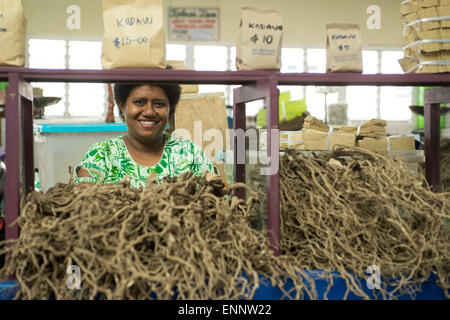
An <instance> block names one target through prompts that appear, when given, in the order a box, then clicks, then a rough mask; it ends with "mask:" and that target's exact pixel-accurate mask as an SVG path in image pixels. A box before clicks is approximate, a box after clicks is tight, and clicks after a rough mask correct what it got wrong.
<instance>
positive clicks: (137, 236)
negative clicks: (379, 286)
mask: <svg viewBox="0 0 450 320" xmlns="http://www.w3.org/2000/svg"><path fill="white" fill-rule="evenodd" d="M239 187H242V188H245V189H246V190H247V192H248V193H249V195H250V197H249V198H248V200H247V201H244V200H240V199H238V198H236V197H231V196H230V192H231V191H232V190H234V189H236V188H239ZM254 196H255V193H254V192H253V191H252V190H250V189H249V188H248V187H247V186H246V185H244V184H234V185H231V186H229V188H227V189H225V188H224V185H223V183H222V181H221V179H220V178H217V176H214V175H205V176H204V177H203V178H200V177H197V176H193V175H192V174H186V175H183V176H180V177H179V178H178V179H177V178H170V179H168V180H167V181H165V182H164V183H162V184H161V185H158V184H156V183H155V182H148V184H147V186H146V188H145V190H144V191H141V190H137V189H132V188H130V187H129V183H128V182H127V181H122V182H120V183H119V184H117V185H111V184H105V185H93V186H82V187H81V186H80V185H74V184H71V183H69V184H58V185H56V186H55V187H53V188H51V189H49V190H48V191H47V192H46V193H42V192H33V193H31V194H29V195H28V197H27V201H26V204H25V205H24V207H23V209H22V211H21V215H20V217H19V220H18V223H19V226H20V229H21V233H20V237H19V239H18V241H17V242H16V243H14V244H13V245H12V246H10V248H9V249H4V250H3V253H5V252H6V253H7V254H8V255H9V259H8V262H7V264H6V265H5V267H4V268H3V269H2V270H0V279H5V278H6V277H7V276H8V275H11V274H14V275H15V276H16V277H17V280H18V281H19V283H20V287H21V289H20V291H19V292H18V294H17V296H16V298H19V297H20V298H21V299H50V298H55V299H173V298H177V299H238V298H248V299H250V298H251V297H252V296H253V295H254V292H255V290H256V289H257V287H258V283H259V282H258V274H261V275H266V277H267V278H269V277H270V281H271V282H272V284H273V285H277V284H279V285H280V286H282V284H283V283H284V280H283V277H284V276H291V275H293V274H295V272H296V269H295V266H293V267H289V268H287V269H288V270H286V267H285V266H284V265H283V263H282V261H281V260H279V259H276V258H275V257H274V256H273V253H272V250H271V249H270V248H269V244H268V241H267V237H266V235H265V234H263V233H260V232H257V231H255V230H254V229H252V228H251V227H249V220H250V218H251V217H250V214H249V212H250V210H251V206H252V203H253V201H254V200H255V199H254ZM71 265H76V266H78V267H79V268H80V271H81V288H80V290H76V291H74V290H68V287H67V283H66V282H67V279H68V275H67V274H66V269H67V267H68V266H71ZM295 282H296V286H298V287H302V286H303V282H302V279H301V278H299V279H295Z"/></svg>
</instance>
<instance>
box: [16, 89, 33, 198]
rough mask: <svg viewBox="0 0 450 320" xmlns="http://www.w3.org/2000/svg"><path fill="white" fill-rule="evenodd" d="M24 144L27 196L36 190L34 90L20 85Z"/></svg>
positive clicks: (24, 173)
mask: <svg viewBox="0 0 450 320" xmlns="http://www.w3.org/2000/svg"><path fill="white" fill-rule="evenodd" d="M19 90H20V99H21V113H22V140H23V141H22V142H23V175H24V185H25V190H24V192H25V195H26V194H28V193H29V192H32V191H33V190H34V156H33V155H34V142H33V102H32V100H33V88H32V87H31V85H30V84H29V83H26V82H21V83H20V87H19Z"/></svg>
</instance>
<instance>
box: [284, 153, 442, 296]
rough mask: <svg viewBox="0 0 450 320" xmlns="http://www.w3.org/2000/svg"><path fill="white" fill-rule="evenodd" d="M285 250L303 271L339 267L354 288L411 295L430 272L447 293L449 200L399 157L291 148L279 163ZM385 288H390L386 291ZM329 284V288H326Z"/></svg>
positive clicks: (356, 291)
mask: <svg viewBox="0 0 450 320" xmlns="http://www.w3.org/2000/svg"><path fill="white" fill-rule="evenodd" d="M280 193H281V194H280V196H281V200H280V202H281V219H282V222H281V238H282V239H281V247H282V250H283V251H282V253H283V255H284V256H287V257H289V258H290V259H293V260H295V261H298V263H299V264H300V265H301V266H302V268H304V269H305V270H315V269H320V270H325V271H327V272H328V279H329V280H330V283H329V285H330V286H331V285H332V279H331V272H333V271H337V272H338V274H339V276H340V277H342V278H343V279H345V281H346V283H347V288H348V289H347V292H346V294H345V295H346V297H347V296H348V294H349V293H350V292H353V293H354V294H356V295H358V296H360V297H364V298H369V297H368V295H367V293H365V292H364V290H363V286H366V281H361V279H367V278H368V274H367V273H366V271H367V268H368V267H369V266H377V267H378V268H379V270H380V275H381V288H380V290H375V291H374V295H375V296H376V297H378V298H383V299H395V298H397V297H399V296H401V295H403V294H410V295H411V297H413V298H414V296H415V293H416V292H417V290H419V289H420V285H421V283H423V282H424V281H426V280H427V279H428V278H429V276H430V274H431V273H434V274H435V275H436V276H437V278H438V285H439V286H440V287H442V288H443V289H444V291H445V294H446V296H447V297H450V294H449V290H450V231H449V229H448V222H449V221H450V220H449V219H450V201H449V194H448V193H433V192H432V191H431V190H430V188H429V186H428V184H427V183H426V181H425V179H424V178H423V177H422V176H419V175H418V174H417V173H416V172H413V171H409V170H407V169H406V167H405V166H404V165H403V162H402V161H401V160H399V159H388V158H386V157H383V156H381V155H378V154H375V153H372V152H370V151H367V150H364V149H360V148H346V147H338V148H336V149H335V150H334V151H333V152H330V153H322V154H314V153H307V154H298V153H295V151H292V150H291V151H288V152H287V153H286V155H285V156H284V157H282V158H281V161H280ZM388 285H389V286H390V288H389V290H387V289H388ZM329 288H330V287H329Z"/></svg>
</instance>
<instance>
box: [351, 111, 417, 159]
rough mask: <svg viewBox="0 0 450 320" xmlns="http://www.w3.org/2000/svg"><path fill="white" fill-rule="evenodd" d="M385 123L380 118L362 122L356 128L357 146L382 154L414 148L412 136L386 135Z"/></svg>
mask: <svg viewBox="0 0 450 320" xmlns="http://www.w3.org/2000/svg"><path fill="white" fill-rule="evenodd" d="M386 124H387V123H386V121H385V120H381V119H372V120H369V121H368V122H366V123H364V124H362V125H361V126H360V127H359V130H358V137H357V146H358V147H361V148H364V149H367V150H371V151H374V152H377V153H379V154H382V155H388V154H389V152H390V151H408V150H415V138H414V136H412V135H409V136H388V135H387V131H386Z"/></svg>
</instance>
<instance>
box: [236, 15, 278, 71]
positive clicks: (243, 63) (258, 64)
mask: <svg viewBox="0 0 450 320" xmlns="http://www.w3.org/2000/svg"><path fill="white" fill-rule="evenodd" d="M282 38H283V24H282V19H281V12H280V11H279V10H275V9H267V8H259V7H242V10H241V24H240V26H239V33H238V39H237V43H236V68H237V69H238V70H280V68H281V42H282Z"/></svg>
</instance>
